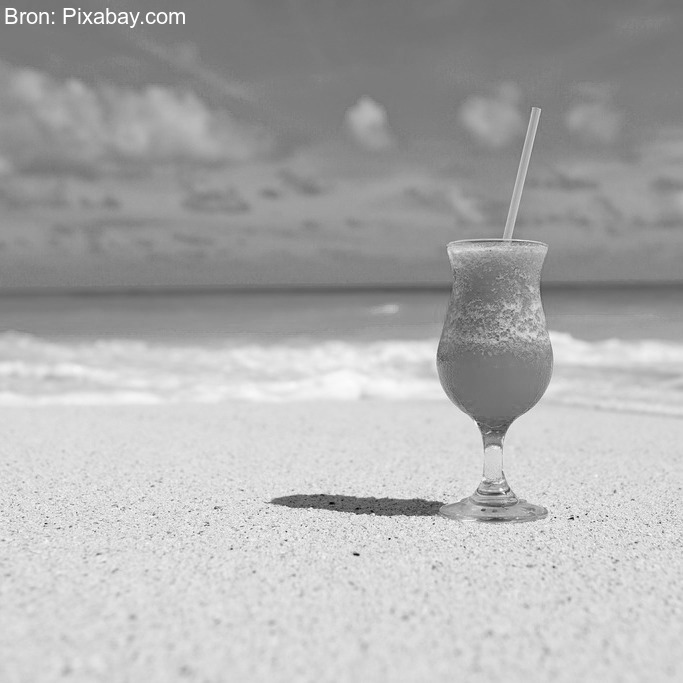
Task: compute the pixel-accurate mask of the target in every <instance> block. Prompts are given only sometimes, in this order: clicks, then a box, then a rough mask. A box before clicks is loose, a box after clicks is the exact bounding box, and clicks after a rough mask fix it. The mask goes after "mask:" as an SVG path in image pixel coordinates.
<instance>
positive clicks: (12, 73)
mask: <svg viewBox="0 0 683 683" xmlns="http://www.w3.org/2000/svg"><path fill="white" fill-rule="evenodd" d="M0 89H1V91H2V93H3V97H2V100H0V156H1V157H2V158H3V159H4V160H5V162H6V163H9V164H11V166H12V168H13V169H14V170H15V171H19V172H25V173H33V174H43V175H77V176H83V177H91V176H93V175H97V174H99V173H106V172H111V171H115V172H116V171H118V172H121V171H124V170H126V169H130V168H134V167H138V168H139V167H149V166H153V165H157V164H168V163H175V162H190V163H194V164H221V163H226V162H229V161H244V160H247V159H250V158H252V157H254V156H256V155H258V154H259V153H261V152H263V151H265V150H266V149H267V147H268V145H269V140H268V137H267V136H266V135H265V134H264V133H263V131H262V130H259V129H257V128H256V127H253V126H248V125H246V124H242V123H240V122H238V121H236V120H235V119H234V118H233V117H232V116H231V115H230V114H229V113H228V112H227V111H225V110H220V111H218V110H211V109H209V108H208V107H207V106H206V105H205V104H204V102H203V101H202V100H200V99H199V98H198V97H197V96H196V95H195V94H194V93H192V92H190V91H179V90H173V89H170V88H164V87H160V86H149V87H147V88H144V89H142V90H132V89H128V88H119V87H115V86H110V85H102V86H97V87H90V86H88V85H86V84H84V83H83V82H81V81H78V80H75V79H71V80H67V81H57V80H55V79H53V78H51V77H50V76H48V75H46V74H44V73H41V72H39V71H35V70H32V69H13V68H8V67H3V66H0Z"/></svg>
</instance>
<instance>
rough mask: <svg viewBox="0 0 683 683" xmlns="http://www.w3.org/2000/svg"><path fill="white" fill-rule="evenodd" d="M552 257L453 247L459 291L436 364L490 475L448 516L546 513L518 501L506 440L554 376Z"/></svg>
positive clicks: (541, 252)
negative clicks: (545, 278) (548, 295)
mask: <svg viewBox="0 0 683 683" xmlns="http://www.w3.org/2000/svg"><path fill="white" fill-rule="evenodd" d="M547 251H548V247H547V245H546V244H543V243H542V242H533V241H529V240H503V239H490V240H461V241H458V242H451V243H450V244H449V245H448V257H449V259H450V262H451V267H452V269H453V278H454V279H453V290H452V293H451V299H450V304H449V307H448V312H447V314H446V320H445V322H444V326H443V332H442V334H441V340H440V341H439V348H438V351H437V360H436V364H437V369H438V371H439V379H440V381H441V386H442V387H443V389H444V391H445V392H446V394H447V395H448V397H449V398H450V399H451V401H453V403H455V405H456V406H458V408H460V409H461V410H462V411H463V412H465V413H467V415H469V416H470V417H471V418H473V419H474V421H475V422H476V423H477V425H478V427H479V430H480V432H481V435H482V438H483V441H484V473H483V477H482V480H481V483H480V484H479V486H478V488H477V490H476V491H475V492H474V493H473V494H472V495H471V496H470V497H469V498H464V499H463V500H461V501H459V502H457V503H451V504H450V505H444V506H443V507H442V508H441V509H440V514H441V515H443V516H445V517H450V518H452V519H460V520H463V521H483V522H526V521H532V520H536V519H541V518H543V517H545V516H546V515H547V514H548V511H547V510H546V508H544V507H541V506H539V505H532V504H531V503H527V502H526V501H524V500H520V499H519V498H517V496H516V495H515V494H514V493H513V492H512V490H511V489H510V486H509V485H508V483H507V480H506V479H505V474H504V473H503V441H504V439H505V434H506V432H507V430H508V428H509V427H510V425H511V424H512V422H513V421H514V420H515V419H516V418H518V417H519V416H520V415H522V414H523V413H526V412H527V411H528V410H529V409H530V408H532V407H533V406H534V405H536V403H537V402H538V401H539V399H540V398H541V396H543V393H544V392H545V390H546V388H547V386H548V383H549V382H550V377H551V375H552V371H553V351H552V347H551V345H550V337H549V335H548V330H547V327H546V322H545V314H544V312H543V304H542V302H541V289H540V285H541V269H542V268H543V261H544V259H545V255H546V253H547Z"/></svg>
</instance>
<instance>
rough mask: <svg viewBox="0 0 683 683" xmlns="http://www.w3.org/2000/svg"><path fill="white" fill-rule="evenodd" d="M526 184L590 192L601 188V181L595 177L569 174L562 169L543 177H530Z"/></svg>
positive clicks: (562, 190)
mask: <svg viewBox="0 0 683 683" xmlns="http://www.w3.org/2000/svg"><path fill="white" fill-rule="evenodd" d="M526 184H527V187H529V188H532V187H533V188H543V189H548V190H559V191H560V192H590V191H592V190H598V189H599V188H600V183H599V182H598V181H597V180H595V179H594V178H588V177H582V176H580V175H574V174H569V173H566V172H565V171H562V170H560V169H554V170H553V171H551V172H550V173H548V175H547V176H545V177H542V178H538V177H537V178H529V179H528V180H527V183H526Z"/></svg>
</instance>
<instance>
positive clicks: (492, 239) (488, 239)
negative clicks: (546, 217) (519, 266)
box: [446, 237, 548, 247]
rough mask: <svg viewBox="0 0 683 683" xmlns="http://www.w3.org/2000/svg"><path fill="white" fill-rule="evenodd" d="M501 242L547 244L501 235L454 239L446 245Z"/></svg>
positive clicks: (545, 245)
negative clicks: (505, 237) (508, 238)
mask: <svg viewBox="0 0 683 683" xmlns="http://www.w3.org/2000/svg"><path fill="white" fill-rule="evenodd" d="M482 242H484V243H486V242H488V243H501V242H506V243H512V244H539V245H541V246H542V247H547V246H548V245H547V244H546V243H545V242H540V241H538V240H517V239H510V240H506V239H503V238H502V237H482V238H477V239H470V240H454V241H453V242H448V244H446V247H450V246H452V245H455V244H478V243H482Z"/></svg>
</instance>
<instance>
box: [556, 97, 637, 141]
mask: <svg viewBox="0 0 683 683" xmlns="http://www.w3.org/2000/svg"><path fill="white" fill-rule="evenodd" d="M578 91H579V94H580V95H581V97H582V99H583V100H584V101H580V102H577V103H576V104H574V105H573V106H572V107H571V108H570V109H569V111H567V113H566V114H565V117H564V123H565V125H566V127H567V128H568V129H569V130H570V131H571V132H572V133H575V134H577V135H579V136H580V137H582V138H583V139H584V140H585V141H586V142H599V143H602V144H610V143H613V142H615V141H616V139H617V138H618V137H619V134H620V132H621V127H622V124H623V118H624V117H623V114H622V113H621V112H620V111H619V110H618V109H617V108H616V107H615V106H614V105H613V103H612V96H611V93H610V91H609V88H607V87H603V86H600V85H599V84H584V85H582V86H579V87H578Z"/></svg>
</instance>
